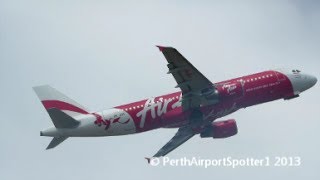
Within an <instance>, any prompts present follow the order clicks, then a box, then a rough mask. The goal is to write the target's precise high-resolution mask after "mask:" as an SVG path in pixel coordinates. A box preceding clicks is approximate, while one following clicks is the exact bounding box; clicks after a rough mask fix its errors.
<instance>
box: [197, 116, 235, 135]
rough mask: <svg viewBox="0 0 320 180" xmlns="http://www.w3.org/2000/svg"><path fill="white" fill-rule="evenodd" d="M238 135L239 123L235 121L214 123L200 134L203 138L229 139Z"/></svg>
mask: <svg viewBox="0 0 320 180" xmlns="http://www.w3.org/2000/svg"><path fill="white" fill-rule="evenodd" d="M237 133H238V128H237V123H236V121H235V120H234V119H229V120H226V121H217V122H213V123H212V124H211V125H209V126H208V127H206V128H205V130H204V131H202V132H201V133H200V137H201V138H208V137H212V138H227V137H230V136H233V135H236V134H237Z"/></svg>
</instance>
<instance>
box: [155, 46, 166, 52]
mask: <svg viewBox="0 0 320 180" xmlns="http://www.w3.org/2000/svg"><path fill="white" fill-rule="evenodd" d="M156 46H157V47H158V48H159V50H160V51H161V52H162V51H163V50H164V48H166V47H164V46H159V45H156Z"/></svg>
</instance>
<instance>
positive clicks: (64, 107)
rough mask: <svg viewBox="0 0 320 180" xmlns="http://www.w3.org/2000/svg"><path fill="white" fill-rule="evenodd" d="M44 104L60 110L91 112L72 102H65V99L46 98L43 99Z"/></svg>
mask: <svg viewBox="0 0 320 180" xmlns="http://www.w3.org/2000/svg"><path fill="white" fill-rule="evenodd" d="M42 104H43V106H44V107H45V108H46V109H51V108H57V109H60V110H67V111H73V112H77V113H81V114H89V113H88V112H87V111H85V110H83V109H81V108H79V107H77V106H74V105H72V104H69V103H66V102H63V101H58V100H44V101H42Z"/></svg>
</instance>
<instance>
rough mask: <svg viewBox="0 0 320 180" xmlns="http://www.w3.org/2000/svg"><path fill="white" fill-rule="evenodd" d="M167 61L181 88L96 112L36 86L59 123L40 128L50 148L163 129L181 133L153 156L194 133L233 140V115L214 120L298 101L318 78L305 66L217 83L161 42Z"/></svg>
mask: <svg viewBox="0 0 320 180" xmlns="http://www.w3.org/2000/svg"><path fill="white" fill-rule="evenodd" d="M158 48H159V49H160V51H161V52H162V53H163V54H164V56H165V58H166V60H167V61H168V64H167V67H168V74H171V75H172V76H173V78H174V79H175V81H176V83H177V85H176V88H179V89H180V91H179V92H174V93H171V94H166V95H161V96H157V97H152V98H148V99H144V100H141V101H137V102H133V103H129V104H125V105H120V106H116V107H113V108H110V109H107V110H104V111H100V112H91V111H89V110H87V109H86V108H84V107H83V106H81V105H80V104H79V103H77V102H75V101H74V100H72V99H70V98H68V97H67V96H65V95H63V94H62V93H60V92H58V91H57V90H55V89H54V88H52V87H50V86H48V85H45V86H38V87H34V90H35V92H36V94H37V95H38V97H39V99H40V100H41V102H42V104H43V106H44V108H45V109H46V110H47V112H48V114H49V116H50V118H51V120H52V122H53V124H54V127H51V128H48V129H46V130H44V131H41V132H40V135H41V136H50V137H53V139H52V141H51V142H50V144H49V145H48V147H47V149H51V148H54V147H56V146H57V145H59V144H60V143H61V142H63V141H64V140H66V139H67V138H69V137H97V136H117V135H126V134H134V133H141V132H145V131H150V130H153V129H158V128H177V129H178V131H177V133H176V134H175V135H174V136H173V138H172V139H171V140H170V141H169V142H168V143H167V144H165V145H164V146H163V147H162V148H161V149H160V150H159V151H158V152H157V153H155V154H154V156H153V157H160V156H165V155H167V154H168V153H169V152H171V151H172V150H174V149H175V148H177V147H178V146H180V145H181V144H183V143H184V142H186V141H187V140H188V139H190V138H192V137H193V136H195V135H200V137H201V138H228V137H230V136H233V135H235V134H237V132H238V128H237V125H236V121H235V120H234V119H229V120H223V121H215V120H217V119H219V118H222V117H224V116H226V115H228V114H231V113H233V112H235V111H237V110H239V109H242V108H246V107H249V106H253V105H257V104H261V103H265V102H269V101H274V100H277V99H285V100H289V99H293V98H296V97H299V95H300V93H301V92H303V91H305V90H307V89H309V88H311V87H312V86H314V85H315V84H316V82H317V78H316V77H314V76H312V75H308V74H306V73H303V72H302V71H300V70H292V71H285V70H268V71H264V72H259V73H255V74H251V75H247V76H242V77H238V78H234V79H229V80H226V81H222V82H217V83H212V82H211V81H210V80H209V79H207V78H206V77H205V76H204V75H203V74H202V73H201V72H200V71H198V70H197V69H196V68H195V67H194V66H193V65H192V64H191V63H190V62H189V61H188V60H187V59H186V58H184V57H183V56H182V55H181V54H180V53H179V52H178V51H177V50H176V49H174V48H172V47H162V46H158Z"/></svg>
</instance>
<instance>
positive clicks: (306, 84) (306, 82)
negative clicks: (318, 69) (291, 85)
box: [296, 74, 318, 92]
mask: <svg viewBox="0 0 320 180" xmlns="http://www.w3.org/2000/svg"><path fill="white" fill-rule="evenodd" d="M317 81H318V80H317V78H316V77H315V76H313V75H310V74H302V77H301V79H300V81H298V82H297V83H296V87H297V90H298V91H299V92H303V91H305V90H307V89H309V88H311V87H312V86H314V85H315V84H316V83H317Z"/></svg>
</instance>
